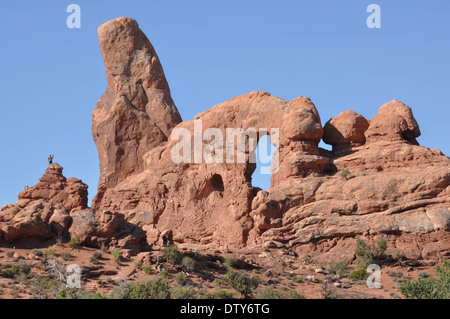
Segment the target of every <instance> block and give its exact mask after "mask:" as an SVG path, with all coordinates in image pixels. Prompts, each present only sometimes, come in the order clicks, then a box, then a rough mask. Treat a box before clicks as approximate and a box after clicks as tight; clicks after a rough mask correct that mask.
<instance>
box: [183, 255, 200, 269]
mask: <svg viewBox="0 0 450 319" xmlns="http://www.w3.org/2000/svg"><path fill="white" fill-rule="evenodd" d="M181 263H182V264H183V266H184V267H186V269H187V270H189V271H195V269H196V268H197V263H196V262H195V260H194V259H192V258H191V257H184V258H183V260H182V261H181Z"/></svg>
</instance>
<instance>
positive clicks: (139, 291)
mask: <svg viewBox="0 0 450 319" xmlns="http://www.w3.org/2000/svg"><path fill="white" fill-rule="evenodd" d="M168 297H169V282H168V281H167V279H166V278H164V277H157V278H155V279H152V280H149V281H147V282H146V283H145V284H144V283H136V284H133V285H131V286H130V287H129V288H128V291H127V293H126V294H125V295H124V298H125V299H167V298H168Z"/></svg>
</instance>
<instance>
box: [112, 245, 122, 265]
mask: <svg viewBox="0 0 450 319" xmlns="http://www.w3.org/2000/svg"><path fill="white" fill-rule="evenodd" d="M111 254H112V256H113V258H114V261H115V262H116V263H117V264H120V261H121V260H122V251H121V250H120V249H119V248H114V250H113V251H112V253H111Z"/></svg>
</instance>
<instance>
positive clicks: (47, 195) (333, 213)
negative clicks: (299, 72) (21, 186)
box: [0, 18, 450, 261]
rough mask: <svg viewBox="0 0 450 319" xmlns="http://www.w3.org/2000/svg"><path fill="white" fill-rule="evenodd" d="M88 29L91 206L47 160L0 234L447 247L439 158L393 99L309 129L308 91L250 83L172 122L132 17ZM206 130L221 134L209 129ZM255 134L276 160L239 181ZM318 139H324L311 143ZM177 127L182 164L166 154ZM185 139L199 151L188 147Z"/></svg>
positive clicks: (341, 254) (432, 251)
mask: <svg viewBox="0 0 450 319" xmlns="http://www.w3.org/2000/svg"><path fill="white" fill-rule="evenodd" d="M99 39H100V46H101V49H102V53H103V58H104V63H105V68H106V76H107V81H108V87H107V89H106V92H105V93H104V95H103V96H102V98H101V99H100V101H99V102H98V104H97V106H96V107H95V109H94V111H93V124H92V131H93V136H94V140H95V142H96V145H97V148H98V151H99V157H100V170H101V177H100V181H99V186H98V193H97V195H96V197H95V199H94V202H93V208H92V209H88V208H87V207H86V206H87V205H86V202H85V196H86V193H85V191H86V189H85V188H84V187H83V185H84V184H82V183H81V181H79V180H76V179H68V180H65V178H64V177H63V176H62V174H61V170H62V169H60V167H59V166H56V165H55V166H54V167H53V166H51V167H50V168H49V169H48V171H47V172H46V174H45V175H44V177H43V178H42V179H41V182H40V183H38V184H37V185H36V186H34V187H32V188H31V189H29V190H26V191H24V192H22V193H21V194H19V202H18V203H17V204H13V205H8V206H6V207H4V208H2V214H1V215H0V241H6V242H10V241H13V240H16V239H18V238H22V237H24V236H27V234H29V235H32V236H41V237H48V236H53V234H55V232H58V233H61V232H62V231H64V230H68V231H69V232H70V234H71V236H73V237H79V238H80V239H81V240H82V241H83V243H84V244H87V245H99V244H100V243H101V242H108V243H109V244H111V245H117V246H122V247H131V248H136V249H142V248H143V247H145V246H146V245H159V244H161V238H162V235H163V234H166V235H167V236H168V237H169V238H170V241H174V242H175V243H176V244H178V245H183V244H184V245H189V246H190V247H195V245H198V246H200V247H205V246H208V247H216V248H220V247H230V248H231V247H245V246H247V247H248V246H255V247H266V246H276V247H282V246H283V245H285V246H289V247H290V248H292V249H294V250H296V251H297V252H298V254H300V253H305V252H308V253H310V254H311V255H313V256H314V258H316V260H321V261H329V260H330V259H340V260H342V259H349V260H351V259H352V258H353V251H354V246H355V240H356V238H357V237H364V238H372V237H381V236H383V237H386V238H388V241H389V245H390V246H389V247H391V248H392V249H393V248H398V249H401V250H402V251H403V253H404V254H405V255H407V257H408V258H413V259H417V258H427V259H430V258H431V259H439V258H442V257H443V256H446V255H447V254H449V253H450V159H449V158H448V157H447V156H445V155H443V154H442V153H441V152H440V151H439V150H435V149H428V148H426V147H423V146H420V145H418V143H417V141H416V137H418V136H419V135H420V129H419V126H418V124H417V122H416V120H415V119H414V116H413V114H412V111H411V109H410V108H409V107H408V106H406V105H405V104H403V103H402V102H399V101H396V100H394V101H392V102H389V103H387V104H385V105H383V106H382V107H381V108H380V109H379V111H378V113H377V115H376V116H375V117H374V118H373V119H372V120H370V121H367V120H366V119H364V117H362V116H361V115H359V114H357V113H355V112H353V111H345V112H342V113H341V114H339V115H338V116H336V117H334V118H332V119H331V120H330V121H328V122H327V124H326V125H325V128H322V125H321V120H320V116H319V113H318V111H317V109H316V107H315V106H314V104H313V103H312V101H311V100H310V99H308V98H306V97H299V98H296V99H294V100H292V101H286V100H284V99H281V98H278V97H274V96H271V95H270V94H269V93H267V92H257V91H254V92H251V93H248V94H244V95H241V96H238V97H235V98H232V99H230V100H228V101H225V102H223V103H221V104H218V105H216V106H214V107H212V108H210V109H208V110H206V111H205V112H202V113H200V114H197V115H196V116H195V118H194V120H191V121H185V122H181V118H180V116H179V114H178V111H177V109H176V107H175V105H174V104H173V101H172V99H171V97H170V90H169V86H168V84H167V81H166V80H165V77H164V73H163V71H162V67H161V64H160V62H159V60H158V58H157V55H156V53H155V51H154V49H153V47H152V46H151V44H150V42H149V41H148V39H147V38H146V37H145V35H144V34H143V33H142V31H141V30H140V29H139V28H138V25H137V23H136V22H135V21H134V20H132V19H129V18H119V19H116V20H113V21H110V22H108V23H106V24H104V25H102V26H101V27H100V28H99ZM199 124H200V125H201V127H200V126H198V125H199ZM212 128H214V129H217V130H218V131H219V132H221V133H222V134H218V135H217V136H214V137H213V135H212V134H211V132H212V131H211V130H210V129H212ZM227 128H234V129H239V128H241V129H243V130H248V131H247V132H249V130H251V129H252V128H253V129H254V130H255V132H257V134H256V138H255V140H252V138H251V137H248V138H247V140H248V143H247V144H246V146H245V147H243V148H241V149H235V148H234V147H231V148H230V147H228V148H227V147H226V142H227V135H226V130H227ZM264 129H265V130H266V132H265V131H264ZM180 133H186V136H187V137H186V139H184V137H183V135H182V134H181V135H180ZM208 133H209V134H210V136H207V135H208ZM264 134H269V135H270V140H271V143H272V144H273V145H274V146H276V147H277V151H276V152H275V158H274V161H275V159H278V163H279V166H278V167H276V166H274V173H273V175H272V182H271V187H270V188H269V189H268V190H267V191H263V190H260V189H258V188H254V187H253V186H252V184H251V176H252V173H253V172H254V170H255V168H256V164H255V163H253V162H251V159H253V152H252V151H253V150H252V147H251V145H252V144H251V142H252V141H253V142H256V141H257V140H258V139H259V138H260V137H261V136H262V135H264ZM205 136H206V138H205ZM198 137H200V139H198ZM322 138H323V140H324V142H326V143H329V144H331V145H333V151H326V150H323V149H320V148H319V147H318V144H319V142H320V140H321V139H322ZM180 139H182V140H183V141H184V142H186V144H183V145H184V146H186V145H188V146H186V148H181V149H182V150H183V152H184V151H186V152H187V155H188V158H189V161H187V162H183V161H181V162H179V161H176V160H174V156H173V155H174V150H177V151H176V152H175V154H177V155H178V153H177V152H178V151H179V150H180V149H179V148H178V147H179V146H180V144H179V143H180ZM233 140H234V138H233ZM195 141H200V143H199V144H198V145H195ZM213 142H218V144H214V143H213ZM213 144H214V145H215V146H214V147H211V146H212V145H213ZM199 145H200V150H201V151H200V153H199V154H200V157H201V158H200V159H201V161H199V158H197V157H196V155H193V156H191V155H192V154H194V153H195V150H196V148H198V147H199ZM220 145H221V146H220ZM253 146H255V144H254V145H253ZM229 149H231V150H232V152H231V153H228V152H227V151H228V150H229ZM205 150H209V151H212V150H213V152H209V155H210V156H211V157H208V159H210V160H211V159H212V160H211V161H206V160H205V157H202V155H203V151H205ZM207 153H208V152H207ZM197 154H198V153H197ZM231 155H233V156H234V158H235V160H233V161H231V162H227V158H229V157H230V156H231ZM239 156H240V157H241V158H242V159H243V161H242V162H238V161H236V159H237V158H238V157H239ZM56 205H59V206H56ZM68 211H70V212H71V213H70V216H69V215H68ZM67 216H68V218H70V223H71V226H70V228H69V222H68V221H69V220H68V218H67ZM11 218H12V219H11ZM10 219H11V221H12V222H11V224H10V223H9V222H8V221H9V220H10ZM39 234H40V235H39Z"/></svg>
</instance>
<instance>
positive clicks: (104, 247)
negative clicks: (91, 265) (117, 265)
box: [100, 242, 108, 252]
mask: <svg viewBox="0 0 450 319" xmlns="http://www.w3.org/2000/svg"><path fill="white" fill-rule="evenodd" d="M100 250H101V251H103V252H107V251H108V246H106V244H105V243H104V242H102V243H101V244H100Z"/></svg>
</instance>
